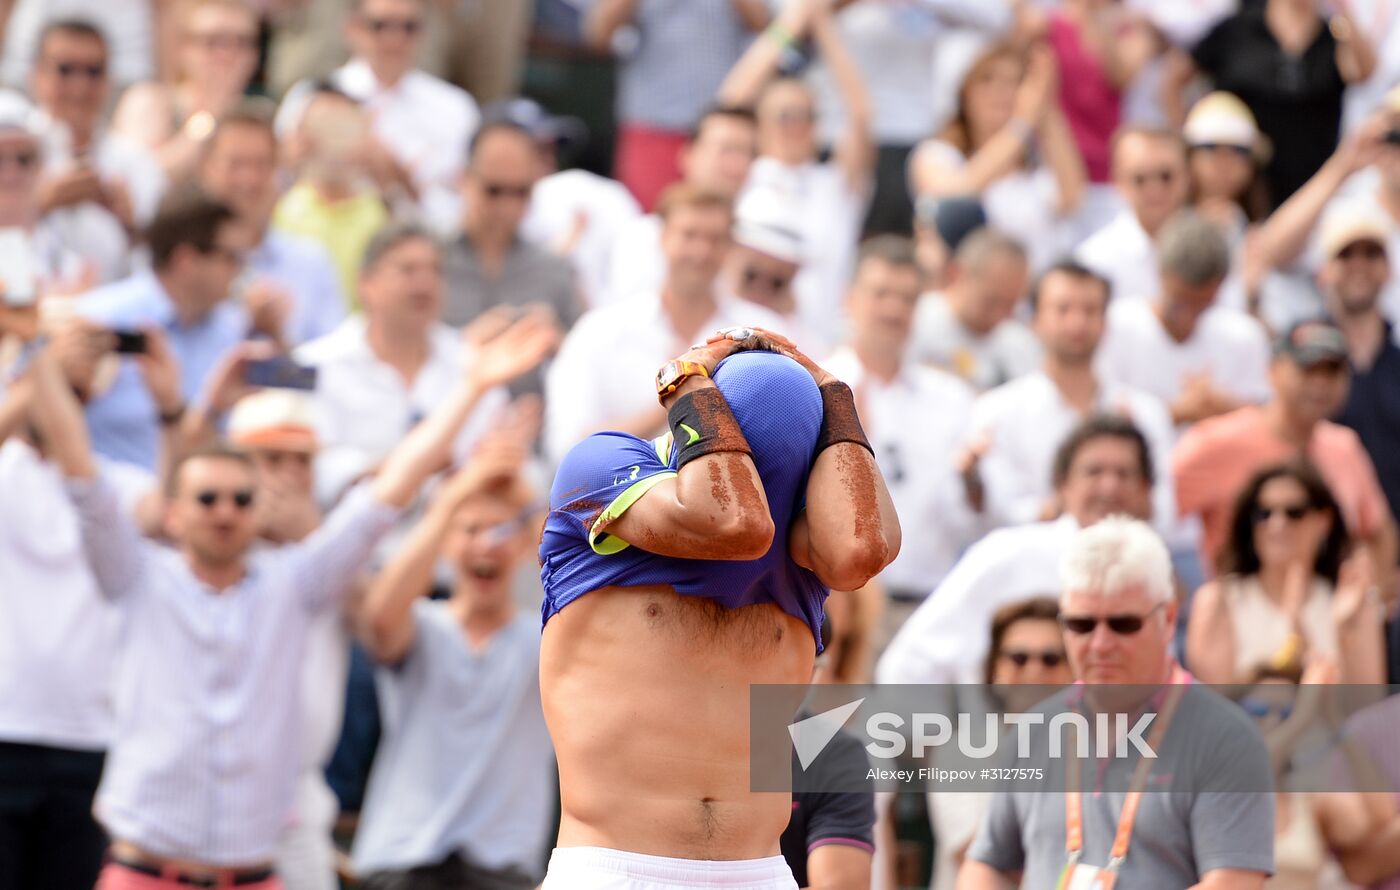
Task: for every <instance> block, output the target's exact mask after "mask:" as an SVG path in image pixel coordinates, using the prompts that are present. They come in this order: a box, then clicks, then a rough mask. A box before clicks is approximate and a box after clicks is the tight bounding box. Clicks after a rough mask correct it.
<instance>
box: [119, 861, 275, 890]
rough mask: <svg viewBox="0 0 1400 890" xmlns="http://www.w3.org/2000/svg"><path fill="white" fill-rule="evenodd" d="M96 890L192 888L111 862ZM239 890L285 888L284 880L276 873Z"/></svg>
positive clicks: (230, 884) (186, 889) (178, 889)
mask: <svg viewBox="0 0 1400 890" xmlns="http://www.w3.org/2000/svg"><path fill="white" fill-rule="evenodd" d="M233 886H234V885H233V883H232V882H224V883H222V884H219V888H220V890H224V888H229V890H233ZM95 890H190V885H189V884H181V883H180V882H179V881H176V880H172V879H170V878H157V877H153V876H151V875H145V874H142V873H141V872H139V871H132V870H131V869H129V868H127V867H126V866H124V865H119V864H117V863H115V862H111V863H108V864H107V865H105V866H103V867H102V873H101V874H100V875H98V876H97V887H96V888H95ZM237 890H284V888H283V886H282V882H281V881H280V880H279V879H278V878H277V877H276V876H275V875H274V876H273V877H270V878H268V879H267V880H266V881H258V882H257V883H256V884H239V885H238V888H237Z"/></svg>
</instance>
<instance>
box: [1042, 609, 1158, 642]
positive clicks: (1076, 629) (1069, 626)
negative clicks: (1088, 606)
mask: <svg viewBox="0 0 1400 890" xmlns="http://www.w3.org/2000/svg"><path fill="white" fill-rule="evenodd" d="M1160 608H1162V605H1161V604H1160V603H1159V604H1158V605H1156V606H1154V607H1153V608H1152V609H1151V610H1150V611H1148V612H1147V614H1146V615H1110V616H1108V617H1107V618H1096V617H1093V616H1090V615H1062V616H1060V626H1061V627H1063V628H1064V629H1065V630H1067V631H1069V632H1070V633H1072V634H1076V635H1078V636H1087V635H1089V634H1091V633H1093V632H1094V629H1095V628H1096V627H1098V626H1099V623H1100V622H1102V623H1104V624H1107V625H1108V629H1109V630H1111V631H1113V632H1114V633H1116V634H1118V636H1120V637H1130V636H1132V635H1133V634H1135V633H1137V632H1138V631H1140V630H1142V625H1143V622H1145V621H1146V620H1147V617H1148V615H1151V614H1152V613H1153V612H1156V611H1157V610H1158V609H1160Z"/></svg>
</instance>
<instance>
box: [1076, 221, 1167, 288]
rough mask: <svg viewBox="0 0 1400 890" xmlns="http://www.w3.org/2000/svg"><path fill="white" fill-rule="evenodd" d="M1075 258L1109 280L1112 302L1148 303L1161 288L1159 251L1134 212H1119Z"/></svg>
mask: <svg viewBox="0 0 1400 890" xmlns="http://www.w3.org/2000/svg"><path fill="white" fill-rule="evenodd" d="M1074 255H1075V259H1077V260H1079V262H1081V263H1083V264H1084V265H1085V266H1088V267H1089V268H1090V269H1092V270H1094V271H1095V272H1097V273H1098V274H1100V275H1102V276H1103V277H1104V278H1107V279H1108V282H1109V285H1110V286H1111V287H1112V288H1113V290H1112V292H1111V298H1112V299H1113V300H1116V301H1124V300H1148V299H1151V298H1152V297H1153V295H1155V294H1156V293H1157V291H1158V289H1159V288H1160V279H1159V273H1158V269H1157V251H1156V249H1155V248H1154V247H1153V245H1152V239H1151V238H1149V237H1148V235H1147V231H1146V230H1145V229H1143V227H1142V224H1141V223H1139V222H1138V220H1137V216H1135V215H1134V214H1133V212H1132V211H1131V210H1123V211H1120V212H1119V213H1118V215H1117V216H1115V217H1114V218H1113V220H1112V221H1111V222H1110V223H1109V224H1108V225H1106V226H1104V227H1103V228H1101V229H1099V230H1098V231H1097V232H1095V233H1094V234H1092V235H1090V236H1089V238H1088V239H1087V240H1086V241H1085V242H1084V243H1083V244H1081V245H1079V249H1078V250H1076V251H1075V252H1074Z"/></svg>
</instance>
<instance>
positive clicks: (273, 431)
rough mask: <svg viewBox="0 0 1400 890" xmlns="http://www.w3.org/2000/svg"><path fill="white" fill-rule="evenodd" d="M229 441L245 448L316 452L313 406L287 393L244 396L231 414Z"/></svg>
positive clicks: (271, 392) (290, 391)
mask: <svg viewBox="0 0 1400 890" xmlns="http://www.w3.org/2000/svg"><path fill="white" fill-rule="evenodd" d="M228 439H229V441H230V442H232V443H233V444H235V445H238V446H241V447H244V448H276V449H278V450H281V451H304V452H308V453H309V452H314V451H316V449H317V447H318V445H317V441H316V428H315V423H314V421H313V419H312V412H311V402H310V401H309V400H308V399H307V398H306V396H305V395H303V394H302V393H299V392H295V391H293V390H287V389H267V390H263V391H262V392H257V393H254V394H252V395H250V396H244V397H243V398H241V399H239V400H238V404H236V405H234V406H233V411H232V412H230V413H229V418H228Z"/></svg>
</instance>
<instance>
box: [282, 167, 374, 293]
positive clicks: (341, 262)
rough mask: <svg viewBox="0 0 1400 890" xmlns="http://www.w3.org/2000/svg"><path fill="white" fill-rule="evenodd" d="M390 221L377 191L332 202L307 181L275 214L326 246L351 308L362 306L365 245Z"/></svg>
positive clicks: (295, 188) (284, 224)
mask: <svg viewBox="0 0 1400 890" xmlns="http://www.w3.org/2000/svg"><path fill="white" fill-rule="evenodd" d="M388 221H389V211H388V210H386V209H385V207H384V202H383V201H381V200H380V199H379V197H378V196H377V195H375V194H374V193H373V192H361V193H360V194H358V195H355V196H354V197H351V198H346V199H345V200H342V201H335V202H331V201H327V200H326V199H325V198H323V197H321V195H319V194H318V193H317V192H316V190H315V189H314V188H313V187H311V186H310V185H308V184H305V183H302V184H299V185H295V186H293V187H292V188H291V189H290V190H288V192H287V194H285V195H283V196H282V200H280V201H278V202H277V209H276V210H274V211H273V214H272V224H273V226H274V227H276V228H278V229H280V230H282V231H284V232H288V233H290V234H293V235H301V236H302V237H305V238H311V239H313V240H315V241H318V242H320V243H321V244H322V245H323V246H325V248H326V250H327V251H328V252H329V253H330V255H331V259H332V261H334V263H335V270H336V274H337V275H338V276H339V277H340V286H341V292H342V293H344V294H345V300H346V303H347V307H346V308H347V309H348V310H349V311H351V312H353V311H355V310H357V309H358V308H359V302H360V301H359V299H358V298H357V296H356V294H357V293H358V287H357V282H358V280H359V277H360V260H361V258H362V257H363V256H364V253H365V246H366V245H368V244H369V240H370V239H371V238H373V237H374V234H375V233H376V232H378V231H379V229H380V228H381V227H383V225H384V224H385V223H386V222H388Z"/></svg>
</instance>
